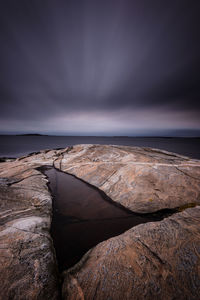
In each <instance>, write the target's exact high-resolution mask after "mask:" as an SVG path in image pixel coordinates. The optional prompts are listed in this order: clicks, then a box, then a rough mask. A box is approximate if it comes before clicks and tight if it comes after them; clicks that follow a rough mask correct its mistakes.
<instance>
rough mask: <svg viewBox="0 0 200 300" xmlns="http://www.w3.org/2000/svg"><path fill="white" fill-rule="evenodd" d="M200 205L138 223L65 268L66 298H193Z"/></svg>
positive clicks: (199, 289) (198, 280)
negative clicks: (162, 217)
mask: <svg viewBox="0 0 200 300" xmlns="http://www.w3.org/2000/svg"><path fill="white" fill-rule="evenodd" d="M199 224H200V207H198V208H191V209H187V210H186V211H184V212H182V213H180V214H176V215H173V216H171V217H170V218H167V219H165V220H163V221H161V222H156V223H147V224H142V225H139V226H136V227H134V228H132V229H130V230H129V231H127V232H125V233H124V234H122V235H120V236H118V237H114V238H111V239H109V240H107V241H105V242H103V243H101V244H99V245H98V246H96V247H95V248H94V249H93V250H91V251H90V252H89V253H87V254H86V255H85V257H84V259H83V260H82V263H81V264H79V265H77V266H76V267H74V268H73V269H72V270H71V271H68V272H66V274H65V282H64V284H63V298H64V299H71V300H72V299H87V300H90V299H95V300H98V299H99V300H101V299H110V300H121V299H134V300H140V299H147V300H152V299H165V300H171V299H177V300H178V299H179V300H180V299H182V300H183V299H185V300H186V299H190V300H198V299H199V295H200V261H199V260H200V226H199Z"/></svg>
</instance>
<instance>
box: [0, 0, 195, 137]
mask: <svg viewBox="0 0 200 300" xmlns="http://www.w3.org/2000/svg"><path fill="white" fill-rule="evenodd" d="M199 15H200V1H199V0H192V1H191V0H188V1H187V0H180V1H177V0H170V1H164V0H163V1H162V0H155V1H154V0H152V1H149V0H72V1H67V0H62V1H61V0H54V1H53V0H42V1H41V0H34V1H27V0H23V1H22V0H17V1H16V0H12V1H11V0H2V1H1V2H0V45H1V46H0V70H1V72H0V101H1V109H0V133H45V134H58V135H59V134H63V135H130V136H134V135H157V134H158V135H162V134H165V133H166V132H167V133H169V132H173V133H172V134H175V135H176V134H177V135H178V134H180V132H182V134H183V135H184V134H185V135H187V134H189V135H190V134H194V132H195V134H197V135H199V136H200V18H199Z"/></svg>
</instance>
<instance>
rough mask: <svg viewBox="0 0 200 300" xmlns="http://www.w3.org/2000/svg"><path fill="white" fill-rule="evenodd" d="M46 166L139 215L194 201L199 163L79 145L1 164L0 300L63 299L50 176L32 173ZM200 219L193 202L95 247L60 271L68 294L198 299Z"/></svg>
mask: <svg viewBox="0 0 200 300" xmlns="http://www.w3.org/2000/svg"><path fill="white" fill-rule="evenodd" d="M43 165H49V166H53V165H54V166H55V167H56V168H58V169H61V170H63V171H65V172H68V173H71V174H74V175H76V176H77V177H80V178H81V179H83V180H85V181H87V182H89V183H91V184H93V185H95V186H97V187H99V188H100V189H102V190H103V191H104V192H105V193H106V194H107V195H108V196H110V197H111V198H112V199H113V200H114V201H116V202H118V203H121V204H122V205H124V206H125V207H127V208H129V209H131V210H132V211H135V212H141V213H146V212H154V211H157V210H160V209H163V208H174V207H180V206H181V207H182V206H185V208H186V207H187V206H190V205H191V204H192V205H197V204H199V203H200V184H199V183H200V182H199V178H200V176H199V175H200V162H199V161H195V160H192V159H189V158H187V157H184V156H181V155H176V154H173V153H169V152H166V151H160V150H156V149H149V148H138V147H125V146H124V147H123V146H100V145H96V146H95V145H77V146H74V147H69V148H66V149H62V150H51V151H41V152H39V153H36V154H32V155H29V156H25V157H22V158H20V159H17V160H14V161H9V162H3V163H1V164H0V207H1V212H0V282H1V285H0V298H1V299H5V300H6V299H58V297H59V296H58V282H57V274H56V272H57V271H56V261H55V255H54V249H53V247H52V240H51V237H50V234H49V230H50V222H51V210H52V200H51V195H50V194H49V191H48V188H47V179H46V178H45V177H44V175H42V173H41V172H40V171H38V170H37V168H38V167H41V166H43ZM199 221H200V211H199V207H194V208H192V209H186V210H185V211H184V212H182V213H179V214H176V215H174V216H173V217H171V218H167V219H165V220H164V221H162V222H157V223H148V224H145V225H140V226H137V227H135V228H134V229H131V230H129V231H127V232H126V233H124V234H123V235H121V236H118V237H115V238H112V239H110V240H108V241H106V242H104V243H102V244H100V245H98V246H97V247H96V248H94V249H93V250H91V251H90V253H89V254H87V255H86V256H85V258H84V264H82V263H81V262H80V264H79V265H78V266H79V267H78V266H76V267H75V269H74V270H73V271H70V272H67V273H66V278H65V284H64V287H63V295H64V298H67V299H83V297H84V299H123V298H124V299H197V298H195V297H196V295H197V293H198V292H199V282H200V276H199V270H200V264H199V257H200V253H199V251H200V250H199V248H200V245H199V237H200V232H199V226H198V225H199ZM95 268H96V271H95ZM186 269H187V272H186ZM181 281H182V283H183V284H182V289H183V293H182V294H181V292H180V290H181ZM176 282H177V284H176ZM175 286H177V291H176V290H175ZM170 289H171V290H172V292H170ZM139 295H140V297H139ZM172 295H173V297H172ZM183 295H184V297H185V298H184V297H183ZM181 297H182V298H181Z"/></svg>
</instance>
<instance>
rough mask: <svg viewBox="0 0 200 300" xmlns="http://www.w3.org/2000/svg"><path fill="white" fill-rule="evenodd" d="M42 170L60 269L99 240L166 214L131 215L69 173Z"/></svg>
mask: <svg viewBox="0 0 200 300" xmlns="http://www.w3.org/2000/svg"><path fill="white" fill-rule="evenodd" d="M43 172H44V174H45V175H46V176H47V177H48V180H49V187H50V190H51V192H52V194H53V219H52V227H51V234H52V238H53V240H54V246H55V249H56V255H57V260H58V265H59V269H60V271H62V270H64V269H67V268H69V267H71V266H73V265H74V264H75V263H77V262H78V261H79V260H80V259H81V257H82V256H83V254H85V253H86V252H87V251H88V250H89V249H91V248H92V247H94V246H95V245H96V244H98V243H99V242H101V241H104V240H106V239H108V238H110V237H113V236H116V235H119V234H121V233H123V232H124V231H126V230H127V229H129V228H131V227H133V226H135V225H138V224H140V223H145V222H149V221H152V220H161V219H162V218H163V216H164V214H165V215H166V212H164V213H158V214H148V215H142V214H141V215H140V214H134V213H132V212H131V211H129V210H127V209H125V208H123V207H120V206H119V205H117V204H115V203H114V202H113V201H112V200H111V199H110V198H108V197H107V196H106V195H105V194H104V193H103V192H101V191H99V190H98V189H96V188H94V187H92V186H91V185H89V184H87V183H85V182H83V181H81V180H79V179H77V178H76V177H74V176H72V175H69V174H66V173H64V172H61V171H58V170H56V169H54V168H48V169H47V168H46V169H45V170H43ZM167 213H168V214H169V211H168V212H167ZM170 213H172V212H171V211H170Z"/></svg>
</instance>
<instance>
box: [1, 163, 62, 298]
mask: <svg viewBox="0 0 200 300" xmlns="http://www.w3.org/2000/svg"><path fill="white" fill-rule="evenodd" d="M34 167H36V165H35V166H34V165H31V164H29V163H23V162H21V161H15V162H10V163H2V164H1V165H0V170H1V184H0V206H1V210H0V211H1V213H0V282H1V285H0V299H2V300H4V299H17V300H18V299H58V279H57V278H58V276H57V267H56V260H55V255H54V249H53V245H52V240H51V237H50V234H49V228H50V221H51V209H52V208H51V206H52V200H51V196H50V194H49V192H48V189H47V186H46V183H47V180H46V179H45V178H44V176H43V175H42V174H41V173H40V172H38V171H37V170H35V169H34Z"/></svg>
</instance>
